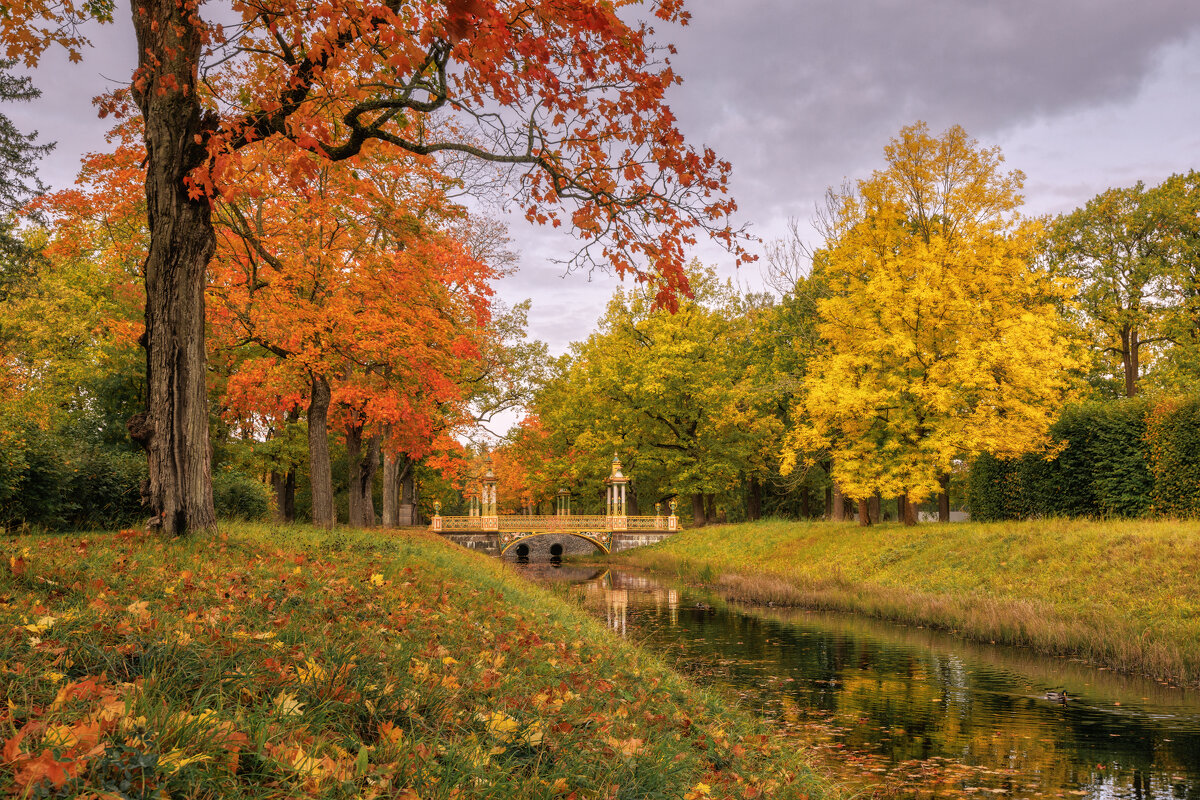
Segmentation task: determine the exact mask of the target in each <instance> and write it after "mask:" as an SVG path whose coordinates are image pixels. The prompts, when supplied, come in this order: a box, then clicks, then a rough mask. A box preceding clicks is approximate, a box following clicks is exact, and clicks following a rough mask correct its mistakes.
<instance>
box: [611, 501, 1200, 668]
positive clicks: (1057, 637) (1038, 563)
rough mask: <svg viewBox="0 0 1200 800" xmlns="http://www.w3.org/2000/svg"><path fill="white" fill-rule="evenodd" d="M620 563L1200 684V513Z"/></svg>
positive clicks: (789, 540)
mask: <svg viewBox="0 0 1200 800" xmlns="http://www.w3.org/2000/svg"><path fill="white" fill-rule="evenodd" d="M617 558H618V560H620V561H623V562H625V563H629V564H634V565H637V566H641V567H646V568H651V569H655V570H665V571H671V572H675V573H678V574H679V575H681V576H682V577H683V578H685V579H686V580H689V581H692V582H696V583H706V584H710V585H716V586H717V587H718V588H719V589H720V590H721V591H722V592H723V593H724V594H725V595H726V596H728V597H731V598H733V599H743V600H749V601H754V602H764V603H765V602H775V603H786V604H793V605H804V606H810V607H818V608H828V609H838V610H846V611H855V612H860V613H866V614H871V615H873V616H878V617H881V618H885V619H892V620H897V621H901V622H906V623H912V624H920V625H935V626H939V627H943V628H947V629H950V630H956V631H959V632H961V633H963V634H964V635H967V636H971V637H973V638H976V639H981V640H983V641H997V642H1006V643H1010V644H1019V645H1027V646H1033V647H1036V648H1038V649H1039V650H1042V651H1043V652H1048V653H1054V654H1059V655H1072V656H1080V657H1084V658H1087V659H1089V660H1092V661H1095V662H1097V663H1100V664H1102V665H1105V666H1109V667H1115V668H1119V669H1124V670H1129V671H1138V672H1143V673H1146V674H1149V675H1151V676H1154V677H1157V678H1160V679H1170V680H1174V681H1178V682H1181V683H1188V684H1197V683H1200V523H1198V522H1171V521H1145V520H1125V521H1087V520H1062V519H1054V520H1041V521H1029V522H1020V523H994V524H979V523H955V524H949V525H938V524H923V525H919V526H916V527H910V528H906V527H903V526H900V525H895V524H891V525H886V524H885V525H876V526H872V527H866V528H861V527H858V526H857V525H854V524H840V523H831V522H803V523H802V522H785V521H766V522H759V523H750V524H743V525H726V526H718V527H711V528H702V529H698V530H689V531H684V532H682V533H680V534H678V535H677V536H674V537H672V538H671V539H669V540H667V541H666V542H664V543H662V544H661V545H657V546H655V547H650V548H643V549H639V550H634V551H631V552H629V553H625V554H621V555H620V556H618V557H617Z"/></svg>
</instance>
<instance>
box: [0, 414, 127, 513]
mask: <svg viewBox="0 0 1200 800" xmlns="http://www.w3.org/2000/svg"><path fill="white" fill-rule="evenodd" d="M15 433H16V435H15V436H13V437H12V441H11V442H10V446H9V448H8V449H7V452H6V453H5V456H4V458H3V459H0V528H22V527H35V528H49V529H96V528H115V527H124V526H128V525H132V524H135V523H136V522H138V521H140V520H141V519H144V518H145V516H146V512H145V511H144V510H143V509H142V505H141V484H142V481H143V480H144V479H145V478H146V459H145V456H143V455H140V454H136V453H131V452H127V451H120V450H111V449H104V448H100V447H94V446H91V445H88V444H86V443H81V442H80V441H79V440H78V439H76V438H75V437H72V436H69V435H65V434H61V433H60V434H55V433H52V432H48V431H44V430H42V429H40V428H37V427H34V426H30V427H27V428H24V429H22V430H20V431H17V432H15Z"/></svg>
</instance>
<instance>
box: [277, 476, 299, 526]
mask: <svg viewBox="0 0 1200 800" xmlns="http://www.w3.org/2000/svg"><path fill="white" fill-rule="evenodd" d="M271 488H272V489H274V490H275V521H276V522H295V521H296V468H295V467H292V468H291V469H289V470H287V471H286V472H279V471H277V470H272V471H271Z"/></svg>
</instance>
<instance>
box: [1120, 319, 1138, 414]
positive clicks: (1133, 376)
mask: <svg viewBox="0 0 1200 800" xmlns="http://www.w3.org/2000/svg"><path fill="white" fill-rule="evenodd" d="M1138 368H1139V364H1138V335H1137V330H1135V329H1133V328H1130V327H1128V326H1127V327H1125V328H1122V329H1121V369H1122V371H1123V372H1124V373H1125V376H1124V377H1125V396H1126V397H1134V396H1136V395H1137V391H1138Z"/></svg>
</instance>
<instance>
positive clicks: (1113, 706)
mask: <svg viewBox="0 0 1200 800" xmlns="http://www.w3.org/2000/svg"><path fill="white" fill-rule="evenodd" d="M517 568H518V569H521V570H522V571H524V572H525V573H526V574H527V575H528V576H529V577H530V578H532V579H534V580H538V581H543V582H549V583H552V584H556V585H557V586H558V587H559V591H563V592H565V593H567V594H569V595H571V596H572V597H574V598H575V599H577V600H578V601H579V602H582V603H584V604H586V605H587V607H588V608H590V609H591V610H592V611H593V613H595V614H596V615H597V616H598V617H600V618H601V619H603V620H604V621H605V622H606V623H607V624H608V625H609V627H611V628H612V629H613V630H615V631H616V632H618V633H619V634H620V635H622V636H624V637H626V638H628V639H630V640H632V641H634V642H637V643H639V644H641V645H643V646H645V647H646V648H649V649H651V650H653V651H655V652H657V653H658V654H660V655H661V656H662V657H663V658H664V659H665V660H666V661H667V662H668V663H669V664H672V665H673V666H675V667H676V669H678V670H680V671H681V672H684V673H685V674H688V675H690V676H691V677H693V678H694V679H696V680H697V681H699V682H702V683H705V684H708V685H713V686H717V687H720V688H723V689H725V690H727V691H728V692H730V693H732V694H734V695H736V696H738V697H740V698H741V701H742V703H743V704H744V705H745V706H747V707H749V708H751V709H754V710H756V711H757V712H759V713H760V714H761V715H763V716H764V717H766V718H767V719H768V720H770V722H771V724H772V725H773V726H774V727H775V728H776V730H778V731H780V733H781V734H786V735H791V736H794V737H795V739H796V741H797V743H798V745H803V746H806V747H809V748H811V749H812V750H813V752H814V753H815V754H816V755H815V758H816V761H817V762H818V763H817V766H818V767H819V768H820V769H821V770H822V771H824V772H826V773H829V774H831V775H832V776H833V777H834V779H835V780H837V781H838V782H840V783H847V784H849V786H850V787H851V788H854V789H867V788H870V787H873V788H874V790H875V793H876V794H878V795H879V796H894V797H920V798H925V797H931V798H932V797H963V796H988V795H992V796H1001V797H1020V798H1047V797H1068V798H1069V797H1085V798H1096V800H1100V799H1101V798H1139V799H1140V798H1200V693H1197V692H1195V691H1187V690H1183V689H1180V688H1176V687H1172V686H1169V685H1166V684H1164V683H1160V682H1155V681H1152V680H1147V679H1142V678H1136V677H1130V676H1124V675H1118V674H1114V673H1112V672H1109V671H1105V670H1102V669H1097V668H1093V667H1090V666H1088V665H1086V664H1082V663H1078V662H1075V661H1070V660H1066V659H1059V658H1049V657H1044V656H1039V655H1037V654H1035V653H1032V652H1029V651H1026V650H1021V649H1017V648H1010V647H1001V646H994V645H986V644H975V643H971V642H964V641H962V640H960V639H957V638H955V637H953V636H949V635H946V634H941V633H937V632H935V631H930V630H926V629H920V628H911V627H904V626H898V625H889V624H886V623H881V622H876V621H873V620H867V619H864V618H861V617H856V616H853V615H832V614H821V613H811V612H805V611H800V610H795V609H772V608H760V607H754V608H742V607H736V606H731V605H728V604H725V603H722V602H721V601H719V600H717V599H715V598H713V597H712V596H710V595H706V594H704V593H701V592H697V591H694V590H691V589H686V588H682V587H679V586H673V585H671V584H670V583H665V582H662V581H660V580H658V579H653V578H648V577H645V576H640V575H635V574H630V573H624V572H621V571H618V570H608V569H597V568H591V567H577V566H561V567H559V566H556V565H545V564H532V565H525V566H519V567H517ZM1059 693H1065V695H1066V698H1067V699H1066V700H1065V702H1064V701H1062V700H1060V699H1059V698H1058V694H1059Z"/></svg>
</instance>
